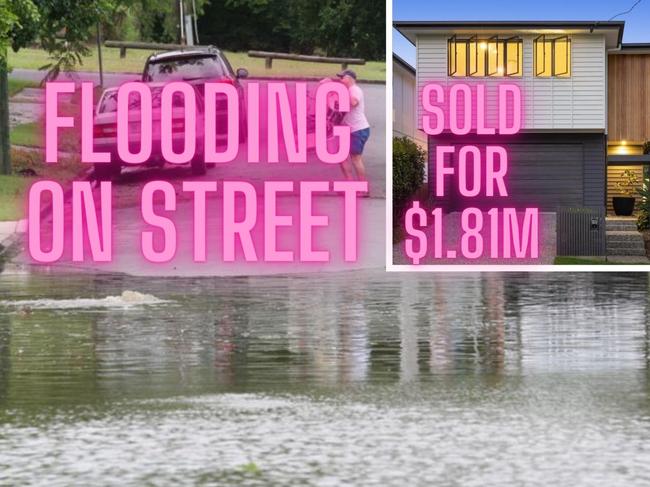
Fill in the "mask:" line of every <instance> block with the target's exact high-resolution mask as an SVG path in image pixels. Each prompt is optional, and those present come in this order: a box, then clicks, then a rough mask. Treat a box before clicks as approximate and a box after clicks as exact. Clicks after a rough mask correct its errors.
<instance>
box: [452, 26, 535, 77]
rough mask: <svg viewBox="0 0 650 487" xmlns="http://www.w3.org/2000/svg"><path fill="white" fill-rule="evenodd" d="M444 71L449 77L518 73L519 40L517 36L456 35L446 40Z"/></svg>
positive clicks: (520, 68)
mask: <svg viewBox="0 0 650 487" xmlns="http://www.w3.org/2000/svg"><path fill="white" fill-rule="evenodd" d="M447 47H448V49H447V53H448V56H449V59H448V65H447V67H448V74H449V76H453V77H464V76H472V77H485V76H522V75H523V71H524V70H523V43H522V40H521V39H520V38H519V37H511V38H509V39H499V37H498V36H494V37H490V38H489V39H479V38H478V37H476V36H472V37H470V38H469V39H457V38H456V36H453V37H452V38H451V39H449V41H448V43H447Z"/></svg>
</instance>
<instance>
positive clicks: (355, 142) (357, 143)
mask: <svg viewBox="0 0 650 487" xmlns="http://www.w3.org/2000/svg"><path fill="white" fill-rule="evenodd" d="M368 137H370V128H366V129H361V130H357V131H356V132H352V133H351V134H350V154H351V155H353V156H358V155H361V154H363V146H364V145H366V141H367V140H368Z"/></svg>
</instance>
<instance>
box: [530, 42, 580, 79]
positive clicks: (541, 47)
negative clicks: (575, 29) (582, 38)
mask: <svg viewBox="0 0 650 487" xmlns="http://www.w3.org/2000/svg"><path fill="white" fill-rule="evenodd" d="M533 44H534V45H533V52H534V70H535V76H538V77H541V78H550V77H551V76H555V77H558V78H568V77H569V76H571V39H569V38H568V37H567V36H562V37H556V38H552V39H549V38H547V37H546V36H545V35H541V36H539V37H537V38H536V39H535V42H534V43H533Z"/></svg>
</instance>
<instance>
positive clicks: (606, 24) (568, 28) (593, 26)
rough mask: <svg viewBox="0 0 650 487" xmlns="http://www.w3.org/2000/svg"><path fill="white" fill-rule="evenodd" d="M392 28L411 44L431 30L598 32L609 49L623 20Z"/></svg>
mask: <svg viewBox="0 0 650 487" xmlns="http://www.w3.org/2000/svg"><path fill="white" fill-rule="evenodd" d="M393 27H394V28H395V29H397V31H398V32H400V33H401V34H402V35H403V36H404V37H406V38H407V39H408V40H409V41H411V43H413V44H414V45H415V38H416V37H417V35H418V34H427V33H429V34H430V33H431V31H438V32H440V33H467V34H471V33H476V32H482V33H485V34H489V33H492V34H498V33H499V32H503V31H504V30H507V31H508V32H512V33H520V34H525V33H539V34H544V33H548V34H563V33H567V34H578V33H592V32H594V31H602V32H603V33H604V34H605V36H606V39H607V46H608V47H609V48H613V47H619V46H620V45H621V43H622V41H623V29H624V28H625V21H622V20H613V21H597V20H567V21H561V20H530V21H522V20H514V21H455V20H443V21H422V20H397V21H394V22H393Z"/></svg>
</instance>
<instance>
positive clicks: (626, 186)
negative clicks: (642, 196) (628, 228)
mask: <svg viewBox="0 0 650 487" xmlns="http://www.w3.org/2000/svg"><path fill="white" fill-rule="evenodd" d="M615 186H616V189H617V190H618V192H619V193H620V194H622V195H624V196H614V197H613V198H612V205H613V206H614V214H616V215H617V216H630V215H631V214H632V213H634V202H635V198H634V194H635V193H636V192H637V190H638V186H639V178H638V176H637V175H636V173H635V172H634V171H632V170H631V169H626V170H625V171H621V179H620V180H619V181H616V183H615Z"/></svg>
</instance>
